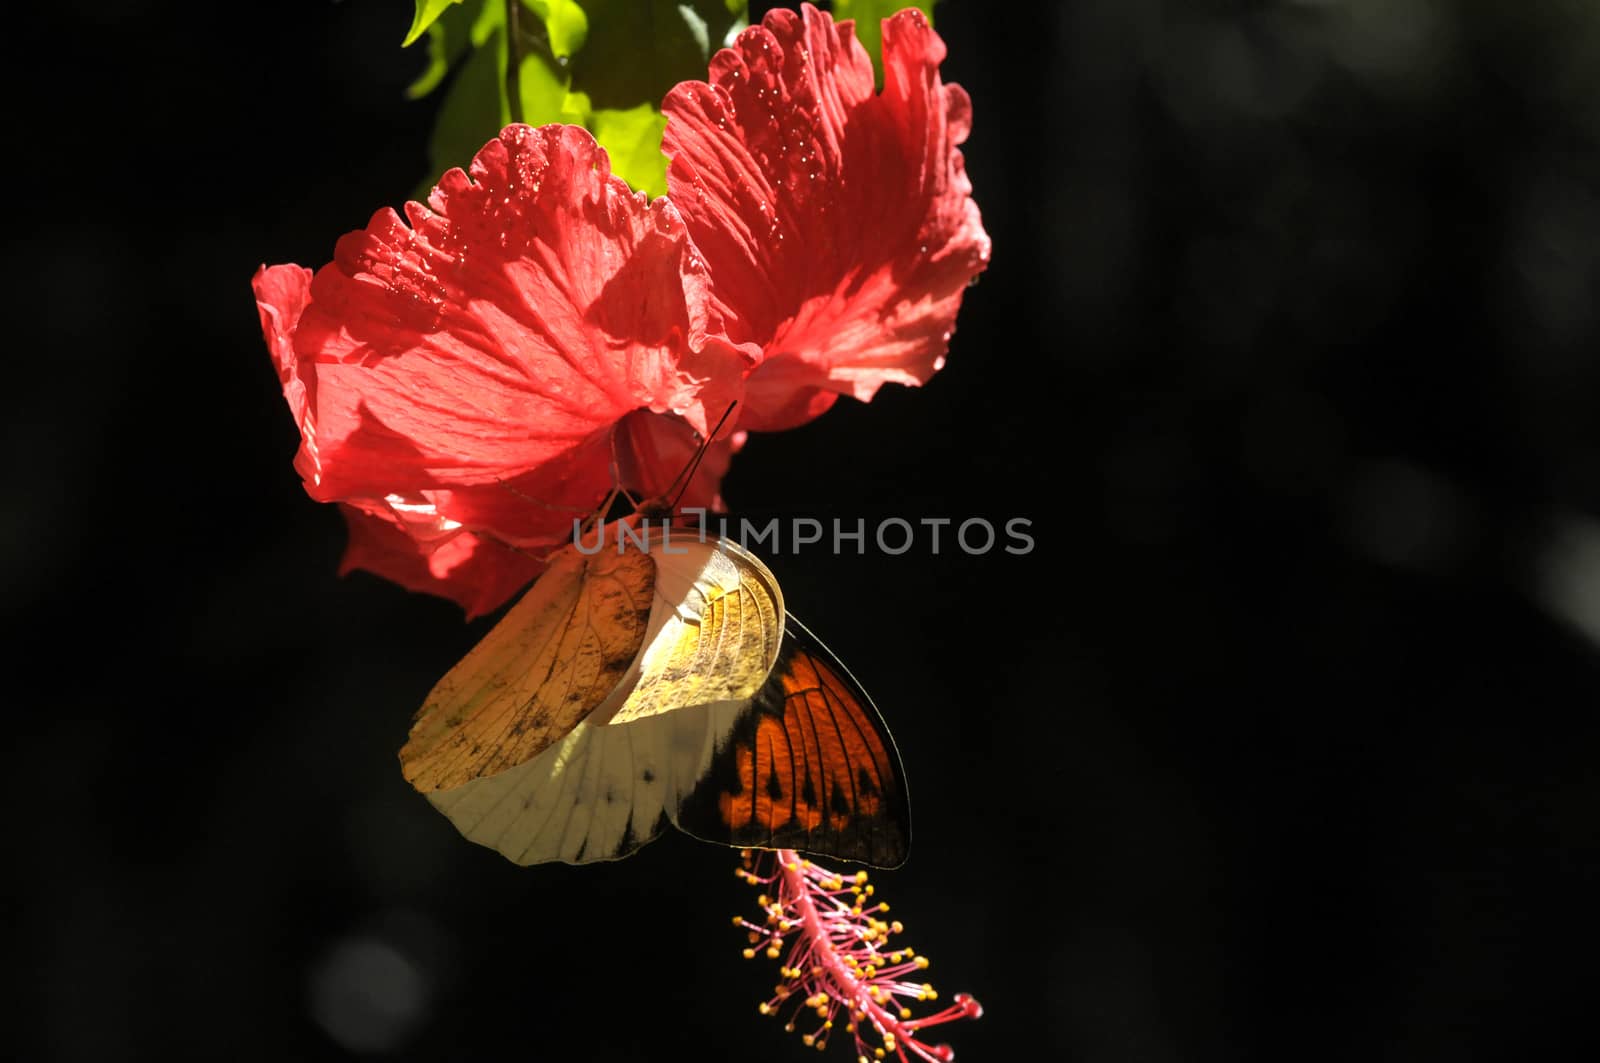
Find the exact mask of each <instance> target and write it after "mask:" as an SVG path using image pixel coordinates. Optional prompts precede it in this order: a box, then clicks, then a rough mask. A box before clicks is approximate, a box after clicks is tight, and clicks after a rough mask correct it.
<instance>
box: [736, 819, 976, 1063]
mask: <svg viewBox="0 0 1600 1063" xmlns="http://www.w3.org/2000/svg"><path fill="white" fill-rule="evenodd" d="M743 855H744V866H743V867H742V868H740V869H739V870H738V872H737V874H738V875H739V877H740V878H741V879H743V880H744V881H745V882H748V883H749V884H751V885H753V886H769V887H774V888H775V891H776V897H774V896H771V895H769V894H765V893H763V894H762V895H761V896H760V897H759V898H758V903H759V904H760V905H761V907H762V908H763V909H764V910H765V911H766V919H765V921H764V922H761V923H754V922H751V921H749V920H747V919H744V918H739V917H736V918H735V919H734V925H736V926H742V927H744V928H745V929H746V930H747V931H748V932H749V934H750V946H749V947H748V948H746V949H745V950H744V955H745V958H746V959H751V958H754V957H755V955H756V953H757V952H765V953H766V955H767V957H768V958H769V959H774V960H775V959H778V958H780V957H783V965H782V967H780V968H779V972H780V974H781V975H782V978H783V981H782V982H780V983H779V984H778V986H777V987H776V989H775V990H774V991H773V995H772V997H771V998H769V999H768V1000H765V1001H763V1002H762V1004H761V1013H762V1014H763V1015H774V1014H777V1013H778V1011H779V1010H780V1009H781V1008H782V1006H783V1005H784V1003H785V1002H786V1001H788V1000H790V999H791V998H794V997H797V996H798V997H800V1003H799V1004H797V1005H795V1007H794V1009H793V1013H792V1014H791V1016H790V1019H789V1021H788V1023H787V1024H786V1026H785V1029H787V1030H789V1031H791V1032H793V1030H794V1029H795V1019H796V1018H798V1016H799V1013H800V1011H802V1010H805V1009H809V1010H811V1011H813V1012H815V1013H816V1016H817V1018H818V1019H819V1020H821V1021H820V1024H819V1025H818V1026H817V1028H816V1029H815V1030H813V1031H811V1032H810V1033H807V1034H804V1035H802V1040H804V1041H805V1043H806V1045H808V1046H814V1047H816V1048H823V1047H825V1046H826V1045H827V1042H828V1036H829V1034H830V1033H831V1032H832V1031H833V1028H834V1021H835V1019H836V1018H837V1017H838V1016H839V1014H840V1012H843V1013H844V1015H845V1016H846V1025H845V1030H846V1032H848V1033H850V1034H851V1035H852V1036H853V1037H854V1038H855V1043H856V1054H857V1057H858V1059H860V1060H869V1059H884V1058H887V1057H888V1056H889V1054H891V1053H893V1054H894V1055H896V1056H898V1057H899V1058H900V1059H901V1060H902V1061H905V1063H910V1057H909V1056H907V1055H906V1052H907V1050H909V1051H911V1052H912V1053H913V1054H915V1055H916V1056H917V1057H919V1058H921V1059H923V1060H927V1061H928V1063H949V1061H950V1060H953V1059H954V1058H955V1051H954V1050H953V1049H952V1048H951V1047H950V1046H949V1045H946V1044H936V1045H930V1044H927V1043H926V1042H924V1041H923V1040H921V1038H920V1037H919V1036H918V1035H919V1033H920V1032H921V1031H922V1030H923V1029H924V1028H926V1027H929V1026H937V1025H939V1024H941V1023H946V1022H951V1021H954V1020H956V1019H975V1018H977V1017H978V1016H980V1015H982V1014H983V1008H982V1006H981V1005H980V1004H979V1003H978V1002H977V1000H975V999H973V998H972V997H971V996H970V995H968V994H966V993H957V994H956V996H955V1001H954V1003H953V1004H951V1005H950V1006H949V1007H947V1008H945V1009H944V1010H942V1011H938V1012H935V1013H933V1014H931V1015H924V1016H921V1017H913V1014H912V1011H911V1009H910V1008H909V1007H907V1004H908V1003H910V1002H912V1001H918V1002H928V1001H932V1000H936V999H938V993H937V992H936V991H935V990H934V988H933V986H931V985H929V984H928V983H926V982H914V981H911V980H910V977H911V976H912V975H913V974H914V973H915V972H919V971H923V970H926V969H927V967H928V958H927V957H926V956H921V955H918V954H917V953H916V951H915V950H913V949H910V948H890V947H889V938H890V936H891V935H893V934H898V933H900V932H901V930H902V929H903V928H902V927H901V925H900V923H899V921H898V920H896V921H893V922H888V921H885V920H883V919H880V918H878V916H880V915H882V914H885V913H887V912H888V910H889V906H888V905H887V904H885V903H883V902H882V901H876V902H875V901H873V900H872V894H873V887H872V885H871V884H869V883H868V882H867V873H866V872H865V871H858V872H856V873H855V874H853V875H841V874H840V873H838V872H836V871H831V870H829V869H828V868H825V867H822V866H821V865H819V864H816V863H814V862H812V861H810V860H807V859H804V858H803V857H801V856H800V854H798V853H796V852H794V851H793V850H791V849H780V850H777V851H776V852H775V853H772V854H763V857H764V859H763V865H764V866H763V867H762V868H761V869H760V870H758V869H757V860H756V857H755V856H754V855H753V854H752V853H751V852H750V851H749V850H745V852H744V854H743ZM785 942H788V943H789V951H788V955H787V956H784V955H783V949H784V943H785ZM874 1038H875V1040H876V1042H877V1043H873V1040H874Z"/></svg>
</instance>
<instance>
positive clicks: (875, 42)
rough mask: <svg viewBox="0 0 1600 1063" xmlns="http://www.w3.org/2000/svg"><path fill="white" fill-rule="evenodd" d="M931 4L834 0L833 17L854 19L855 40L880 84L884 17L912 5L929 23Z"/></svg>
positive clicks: (897, 0) (929, 1)
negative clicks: (869, 62) (863, 51)
mask: <svg viewBox="0 0 1600 1063" xmlns="http://www.w3.org/2000/svg"><path fill="white" fill-rule="evenodd" d="M933 4H934V0H918V2H916V3H910V4H908V3H906V2H905V0H833V17H834V18H835V19H836V20H838V21H840V22H843V21H844V20H845V19H847V18H853V19H855V20H856V40H858V41H860V42H861V47H863V48H865V49H866V50H867V54H868V55H869V56H871V57H872V72H873V74H875V75H876V76H877V79H878V84H879V86H882V85H883V20H884V19H886V18H888V17H889V16H890V15H892V14H894V13H895V12H896V11H904V10H905V9H906V8H908V7H914V8H916V9H917V10H919V11H921V12H922V13H923V14H924V15H926V16H928V25H930V26H931V25H933Z"/></svg>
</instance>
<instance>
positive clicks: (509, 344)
mask: <svg viewBox="0 0 1600 1063" xmlns="http://www.w3.org/2000/svg"><path fill="white" fill-rule="evenodd" d="M431 203H432V208H433V209H432V210H429V209H428V208H426V207H423V206H421V205H420V204H409V205H408V206H407V208H406V213H407V217H408V219H409V221H410V223H411V224H410V226H409V227H408V226H407V224H406V223H405V222H403V221H402V220H401V219H400V217H399V216H398V215H396V214H395V213H394V212H393V211H391V210H387V209H385V210H381V211H379V212H378V213H377V214H376V215H374V217H373V219H372V221H371V223H370V224H369V225H368V226H367V228H366V229H365V230H363V231H361V232H356V233H351V234H349V235H348V236H346V237H345V238H344V239H342V240H341V241H340V242H339V246H338V249H337V251H336V254H335V260H334V262H333V263H332V264H330V265H328V266H325V267H324V268H323V269H321V270H320V271H318V272H317V274H316V276H315V278H314V280H313V281H312V282H311V286H310V293H309V294H310V303H309V305H307V306H305V308H304V312H303V313H302V314H301V315H300V317H299V319H298V323H297V325H295V326H292V346H293V355H294V359H295V368H294V372H295V373H297V374H298V377H299V379H301V380H302V381H304V386H305V394H306V402H307V412H306V416H305V418H304V423H303V430H304V432H305V435H306V438H307V440H308V446H311V445H312V444H311V441H312V440H314V453H315V454H316V455H317V456H318V457H319V458H320V463H319V464H318V465H317V468H316V470H315V471H316V475H315V476H308V477H307V479H308V483H307V488H308V490H310V492H311V493H312V494H313V496H315V497H317V498H320V499H324V500H348V501H355V502H357V503H358V504H360V505H361V506H362V507H363V508H364V509H367V510H369V511H370V510H372V509H374V508H375V507H376V506H377V505H378V504H379V503H380V502H381V501H382V500H383V499H385V498H387V497H389V496H393V495H398V496H401V497H406V498H410V497H415V496H420V495H424V493H425V492H440V491H443V492H453V494H452V495H451V496H450V497H449V499H448V500H447V501H451V502H459V498H457V496H456V494H454V493H456V492H464V490H465V489H467V488H471V487H483V488H485V489H486V492H487V493H484V492H480V494H482V495H483V497H488V495H490V494H492V493H493V492H494V491H503V490H504V488H503V487H501V486H500V485H502V484H507V483H512V484H514V483H516V482H518V481H519V480H521V479H522V478H524V477H528V476H530V475H537V474H538V473H539V471H540V470H542V469H545V467H546V466H548V465H550V463H552V462H564V463H565V465H566V466H568V467H570V468H571V469H576V470H580V471H581V472H582V474H583V476H584V477H585V478H586V480H593V482H585V483H583V484H578V485H569V486H570V487H571V488H572V489H571V491H568V492H565V493H564V497H570V496H571V495H574V494H575V495H591V494H593V493H594V492H595V491H596V490H599V491H602V492H603V491H604V489H605V488H606V487H608V486H609V483H608V480H606V479H600V478H598V477H599V476H600V473H601V472H603V470H604V469H605V467H606V466H605V465H604V464H599V465H596V464H595V463H593V462H592V461H586V460H579V459H577V458H575V457H574V456H573V455H572V454H571V453H570V452H573V451H584V452H585V453H587V451H588V450H592V449H593V448H594V447H595V446H596V445H597V444H596V441H597V440H600V439H603V438H604V437H605V436H606V434H607V433H608V432H609V430H610V428H611V426H612V425H613V424H615V422H616V421H618V420H619V419H620V418H622V417H623V416H624V415H625V414H627V413H628V412H630V411H632V410H635V409H639V408H641V407H642V408H647V409H652V410H656V411H661V412H666V411H669V410H672V411H681V413H682V415H683V416H684V417H685V418H686V419H687V420H688V421H689V422H690V423H691V424H694V425H695V426H696V427H704V426H705V424H706V421H707V411H708V410H709V411H711V416H712V417H715V416H718V415H720V414H721V412H722V410H723V409H724V408H725V407H726V406H727V404H728V402H729V401H731V400H732V399H734V398H736V397H737V396H738V394H739V391H740V377H741V375H742V372H743V368H744V360H743V359H742V358H741V357H740V356H739V355H738V354H737V353H736V352H735V351H734V350H733V349H732V348H731V347H729V346H728V344H727V343H726V342H725V341H723V340H721V339H719V338H716V337H713V336H710V335H709V334H708V323H710V322H711V319H710V311H709V309H708V306H707V298H706V287H707V284H708V280H707V276H706V270H705V267H704V264H703V263H701V262H700V261H699V259H698V257H697V256H696V255H695V254H694V252H693V248H692V247H691V245H690V244H689V241H688V238H687V233H686V231H685V228H684V225H683V222H682V220H681V219H680V218H679V216H678V214H677V211H676V209H675V208H674V207H673V206H672V204H671V203H669V202H667V201H665V200H657V201H656V202H654V203H650V204H648V205H647V204H646V202H645V200H644V197H642V196H635V195H634V194H633V193H631V192H629V190H628V188H627V185H626V184H625V183H624V182H623V181H622V180H621V179H620V178H616V177H612V176H611V175H610V173H609V164H608V161H607V158H606V155H605V152H604V151H603V150H602V149H601V148H599V146H598V145H596V144H595V142H594V139H593V138H592V137H591V136H590V135H589V134H588V133H587V132H585V131H584V130H582V129H579V128H577V127H572V126H546V127H543V128H539V129H532V128H529V127H527V126H511V127H508V128H507V129H505V130H504V131H503V132H502V133H501V134H500V136H499V137H498V138H497V139H495V140H493V141H490V142H489V144H488V145H487V146H485V148H484V149H483V150H482V151H481V152H479V153H478V156H477V158H475V159H474V160H473V162H472V167H471V177H470V178H469V177H468V175H467V174H466V173H463V172H461V171H460V170H452V171H451V172H450V173H447V174H446V175H445V176H444V178H443V179H442V180H441V181H440V183H439V187H438V188H437V189H436V190H435V191H434V194H433V196H432V197H431ZM264 314H265V312H264ZM276 327H277V328H278V330H279V331H280V332H282V331H284V329H283V326H282V324H281V322H280V323H278V324H277V325H276ZM271 339H272V335H271V334H270V333H269V341H270V340H271ZM291 401H292V400H291ZM302 471H303V472H304V471H305V470H302ZM508 495H509V493H508ZM509 497H514V496H509ZM525 533H526V529H510V530H508V536H509V537H512V538H516V537H519V536H521V535H523V534H525Z"/></svg>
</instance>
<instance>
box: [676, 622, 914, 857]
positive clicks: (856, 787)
mask: <svg viewBox="0 0 1600 1063" xmlns="http://www.w3.org/2000/svg"><path fill="white" fill-rule="evenodd" d="M672 818H673V819H674V821H675V822H676V823H677V824H678V826H679V827H681V828H682V829H683V830H685V831H687V832H689V833H690V834H693V835H695V836H696V837H698V838H703V839H705V840H707V841H714V842H721V843H723V844H726V845H735V846H753V847H757V848H769V849H770V848H784V849H799V850H801V851H803V852H809V853H816V854H818V855H822V856H830V857H834V858H837V859H844V860H856V861H860V862H861V863H864V864H870V865H872V866H874V867H898V866H899V865H900V864H902V863H904V862H905V858H906V854H907V852H908V851H909V849H910V845H911V814H910V798H909V795H908V793H907V791H906V783H905V771H904V769H903V768H902V767H901V764H900V754H899V752H898V751H897V750H896V749H895V747H894V740H893V739H892V738H891V737H890V736H889V729H888V727H887V726H886V725H885V724H884V722H883V717H882V716H880V715H879V713H878V710H877V708H876V706H874V705H873V704H872V699H871V698H870V697H868V696H867V692H866V691H865V690H863V689H862V688H861V685H860V684H859V683H857V682H856V680H855V678H854V677H853V676H851V675H850V673H849V671H848V670H846V669H845V667H844V665H842V664H841V663H839V660H838V658H836V657H835V656H834V655H833V654H832V653H831V652H829V651H828V649H827V647H825V646H824V645H822V643H821V642H820V641H819V640H818V639H817V638H816V636H814V635H812V634H811V632H810V631H809V630H807V629H806V627H805V626H804V625H803V624H801V623H800V622H799V620H797V619H796V618H795V616H794V615H793V614H792V613H791V614H789V615H788V616H787V618H786V621H785V629H784V639H783V646H782V649H781V650H780V651H779V654H778V662H777V666H776V667H775V668H774V669H773V671H772V675H771V676H770V678H769V679H768V680H767V682H766V683H765V684H764V685H763V686H762V688H761V690H760V691H759V692H758V693H757V694H756V696H755V697H754V698H752V699H751V702H750V704H749V705H748V706H747V707H745V708H744V709H743V710H742V711H741V712H740V713H739V715H738V717H737V718H736V719H735V720H734V721H733V725H732V729H731V730H730V731H729V732H728V733H727V736H726V737H725V738H722V739H719V741H718V748H717V753H716V756H715V757H714V758H713V763H712V765H711V766H710V768H709V770H708V771H707V772H706V775H705V778H703V779H702V780H701V781H700V783H699V784H698V785H697V786H696V787H695V788H694V789H693V790H692V791H691V792H690V793H689V794H688V795H687V796H686V798H685V799H684V800H683V801H682V802H681V804H680V805H679V808H678V809H677V812H676V814H675V815H673V816H672Z"/></svg>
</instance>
